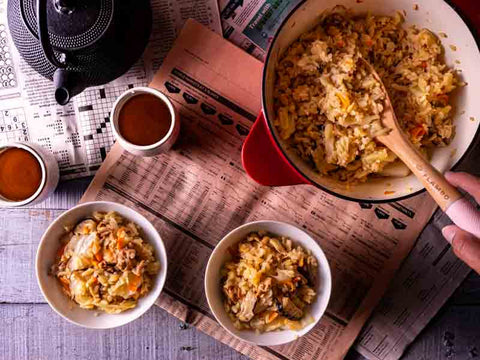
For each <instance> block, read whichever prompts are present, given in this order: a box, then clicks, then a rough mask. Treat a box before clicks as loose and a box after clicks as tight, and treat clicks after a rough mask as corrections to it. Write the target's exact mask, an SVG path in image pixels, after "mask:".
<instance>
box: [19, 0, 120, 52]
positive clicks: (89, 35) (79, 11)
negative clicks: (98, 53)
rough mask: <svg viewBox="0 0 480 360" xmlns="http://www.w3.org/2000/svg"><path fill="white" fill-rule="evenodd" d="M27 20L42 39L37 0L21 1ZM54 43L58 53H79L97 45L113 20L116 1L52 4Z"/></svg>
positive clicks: (72, 0)
mask: <svg viewBox="0 0 480 360" xmlns="http://www.w3.org/2000/svg"><path fill="white" fill-rule="evenodd" d="M21 6H22V7H23V11H22V14H23V17H24V21H25V24H26V25H27V27H28V28H29V30H30V32H31V33H32V34H34V36H35V37H37V38H38V31H37V15H36V14H37V0H23V1H21ZM47 17H48V32H49V37H50V43H51V44H52V46H53V47H55V48H57V49H62V50H65V51H68V50H77V49H81V48H84V47H87V46H89V45H91V44H92V43H94V42H96V41H97V40H98V39H99V38H100V37H101V36H102V35H103V34H104V33H105V31H106V30H107V29H108V27H109V25H110V23H111V22H112V18H113V0H48V1H47Z"/></svg>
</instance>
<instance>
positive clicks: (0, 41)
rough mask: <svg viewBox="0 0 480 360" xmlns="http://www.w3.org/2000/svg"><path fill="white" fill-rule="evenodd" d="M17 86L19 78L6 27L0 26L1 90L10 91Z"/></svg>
mask: <svg viewBox="0 0 480 360" xmlns="http://www.w3.org/2000/svg"><path fill="white" fill-rule="evenodd" d="M16 86H17V76H16V74H15V68H14V66H13V62H12V54H11V53H10V47H9V43H8V38H7V32H6V25H5V24H0V88H3V89H8V88H14V87H16Z"/></svg>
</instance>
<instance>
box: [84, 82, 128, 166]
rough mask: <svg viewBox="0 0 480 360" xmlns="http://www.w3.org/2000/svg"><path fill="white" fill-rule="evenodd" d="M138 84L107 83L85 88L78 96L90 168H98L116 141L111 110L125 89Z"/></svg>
mask: <svg viewBox="0 0 480 360" xmlns="http://www.w3.org/2000/svg"><path fill="white" fill-rule="evenodd" d="M134 86H137V85H136V84H135V85H134V84H129V85H124V86H118V85H117V86H112V85H107V86H104V87H96V88H92V89H87V90H85V91H84V92H83V93H82V94H81V95H79V96H78V98H77V104H78V114H79V116H78V121H79V124H80V126H81V128H82V132H83V140H84V143H85V149H86V154H87V162H88V164H90V165H92V166H91V167H90V169H89V170H96V169H98V168H99V167H100V164H101V162H102V161H103V160H105V157H106V156H107V153H108V151H109V150H110V148H111V147H112V145H113V144H114V142H115V138H114V135H113V132H112V129H111V124H110V110H111V109H112V105H113V103H114V102H115V99H116V98H117V97H118V96H120V95H121V94H122V93H123V92H124V91H126V90H128V89H131V88H133V87H134Z"/></svg>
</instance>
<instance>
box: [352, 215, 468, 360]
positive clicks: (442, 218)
mask: <svg viewBox="0 0 480 360" xmlns="http://www.w3.org/2000/svg"><path fill="white" fill-rule="evenodd" d="M449 223H451V222H450V219H448V217H447V216H446V215H445V214H444V213H443V212H441V211H437V213H436V214H435V217H434V219H433V221H432V223H431V225H429V226H428V228H426V229H425V231H423V232H422V234H421V236H420V237H419V239H418V241H417V244H416V245H415V247H414V248H413V250H412V251H411V253H410V254H409V256H408V257H407V259H406V260H405V262H404V263H403V265H402V267H401V268H400V270H399V271H398V272H397V274H396V275H395V277H394V278H393V280H392V282H391V285H390V287H389V289H388V291H387V292H386V293H385V295H384V297H383V299H382V301H381V302H380V304H379V305H378V306H377V308H376V309H375V311H374V313H373V315H372V317H371V318H370V320H369V321H368V322H367V324H366V325H365V327H364V329H363V330H362V332H361V334H360V336H359V337H358V339H357V343H356V344H355V349H356V350H357V351H358V352H359V353H360V354H362V355H363V356H365V357H366V358H368V359H370V360H397V359H399V358H400V357H401V356H402V354H403V352H404V351H405V349H406V348H407V346H408V345H409V344H410V343H411V342H412V341H413V340H414V339H415V338H416V337H417V335H418V334H419V333H420V332H421V331H422V330H423V328H424V327H425V326H426V325H427V324H428V322H429V321H430V320H431V319H432V318H433V317H434V316H435V314H436V313H437V312H438V310H439V309H440V307H441V306H443V305H444V303H445V302H446V301H447V300H448V298H449V297H450V296H451V295H452V294H453V292H454V291H455V289H456V288H457V287H458V286H459V285H460V284H461V282H462V281H463V280H464V279H465V278H466V276H467V275H468V274H469V273H470V271H471V269H470V268H469V267H468V266H467V265H465V264H464V263H463V262H462V261H461V260H460V259H458V258H457V257H456V256H455V254H454V253H453V251H452V249H451V247H450V245H449V244H448V243H447V242H446V241H445V240H444V238H443V236H442V234H441V229H442V228H443V227H444V226H445V225H448V224H449Z"/></svg>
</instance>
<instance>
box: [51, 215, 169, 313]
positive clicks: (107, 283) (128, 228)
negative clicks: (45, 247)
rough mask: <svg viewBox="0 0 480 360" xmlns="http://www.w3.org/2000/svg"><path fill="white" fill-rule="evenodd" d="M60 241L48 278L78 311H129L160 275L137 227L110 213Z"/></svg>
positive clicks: (149, 247) (157, 263) (150, 248)
mask: <svg viewBox="0 0 480 360" xmlns="http://www.w3.org/2000/svg"><path fill="white" fill-rule="evenodd" d="M63 241H64V243H63V244H62V247H61V248H60V249H59V251H58V258H57V261H56V263H55V265H53V267H52V273H53V275H55V276H56V277H57V278H58V280H59V281H60V283H61V284H62V286H63V291H64V292H65V294H66V295H67V296H69V297H70V298H71V299H72V300H73V301H75V302H76V303H78V304H79V305H80V307H81V308H83V309H96V310H102V311H105V312H107V313H111V314H116V313H120V312H122V311H125V310H128V309H131V308H134V307H135V306H136V305H137V302H138V299H139V298H141V297H143V296H145V295H146V294H147V293H148V292H149V291H150V289H151V288H152V286H153V277H154V276H155V274H157V273H158V272H159V270H160V263H159V262H158V261H157V260H156V259H155V254H154V249H153V247H152V245H150V244H148V243H147V242H146V241H145V240H144V239H143V238H142V236H141V234H140V231H139V229H138V227H137V225H135V224H134V223H133V222H129V221H127V220H126V219H125V218H123V217H122V216H120V215H119V214H117V213H115V212H110V213H102V212H95V213H93V214H92V217H91V218H90V219H87V220H85V221H82V222H81V223H80V224H78V225H77V226H76V227H75V228H74V229H73V230H72V231H68V233H67V234H66V236H65V237H64V239H63Z"/></svg>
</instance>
